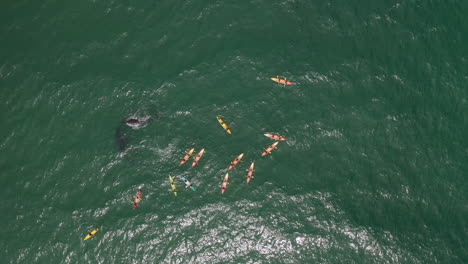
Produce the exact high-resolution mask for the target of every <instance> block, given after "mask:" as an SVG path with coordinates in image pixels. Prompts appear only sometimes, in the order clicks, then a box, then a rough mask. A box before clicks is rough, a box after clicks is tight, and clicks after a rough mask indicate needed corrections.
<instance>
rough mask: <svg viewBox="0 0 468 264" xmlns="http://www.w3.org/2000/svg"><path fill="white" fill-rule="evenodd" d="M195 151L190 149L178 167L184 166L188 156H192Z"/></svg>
mask: <svg viewBox="0 0 468 264" xmlns="http://www.w3.org/2000/svg"><path fill="white" fill-rule="evenodd" d="M194 151H195V149H194V148H193V149H191V150H189V151H188V152H187V154H185V156H184V158H183V159H182V160H181V161H180V164H179V165H182V164H184V163H185V162H186V161H187V160H188V159H189V158H190V156H192V153H193V152H194Z"/></svg>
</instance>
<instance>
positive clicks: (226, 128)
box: [216, 116, 231, 134]
mask: <svg viewBox="0 0 468 264" xmlns="http://www.w3.org/2000/svg"><path fill="white" fill-rule="evenodd" d="M216 119H217V120H218V122H219V124H220V125H221V126H222V127H223V128H224V130H226V132H228V134H231V129H229V127H228V125H226V123H224V121H223V120H222V119H221V117H219V116H217V117H216Z"/></svg>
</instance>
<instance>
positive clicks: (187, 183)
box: [179, 176, 196, 191]
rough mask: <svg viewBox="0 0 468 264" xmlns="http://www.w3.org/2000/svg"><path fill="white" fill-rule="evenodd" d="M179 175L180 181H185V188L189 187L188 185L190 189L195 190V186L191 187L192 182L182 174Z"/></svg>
mask: <svg viewBox="0 0 468 264" xmlns="http://www.w3.org/2000/svg"><path fill="white" fill-rule="evenodd" d="M179 177H180V179H181V180H182V181H184V183H185V188H189V187H190V189H192V191H196V189H195V187H193V186H192V184H191V183H190V182H189V181H188V180H187V179H186V178H185V177H183V176H179Z"/></svg>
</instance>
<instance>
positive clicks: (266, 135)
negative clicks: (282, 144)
mask: <svg viewBox="0 0 468 264" xmlns="http://www.w3.org/2000/svg"><path fill="white" fill-rule="evenodd" d="M263 135H265V137H269V138H271V139H274V140H281V141H285V140H286V139H285V138H284V137H282V136H278V135H273V134H263Z"/></svg>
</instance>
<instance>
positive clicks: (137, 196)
mask: <svg viewBox="0 0 468 264" xmlns="http://www.w3.org/2000/svg"><path fill="white" fill-rule="evenodd" d="M141 194H142V192H141V190H138V192H137V194H136V195H135V200H134V201H133V209H135V208H137V207H138V204H139V203H140V201H141Z"/></svg>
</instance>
